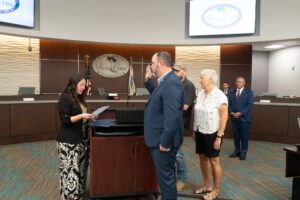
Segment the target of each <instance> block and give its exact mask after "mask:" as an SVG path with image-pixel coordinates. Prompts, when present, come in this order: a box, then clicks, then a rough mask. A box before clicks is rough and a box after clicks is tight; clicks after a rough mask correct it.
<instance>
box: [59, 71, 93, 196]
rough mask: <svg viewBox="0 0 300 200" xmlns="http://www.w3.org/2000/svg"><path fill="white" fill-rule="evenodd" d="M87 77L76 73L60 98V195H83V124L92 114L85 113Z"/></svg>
mask: <svg viewBox="0 0 300 200" xmlns="http://www.w3.org/2000/svg"><path fill="white" fill-rule="evenodd" d="M85 96H86V80H85V78H84V76H81V75H75V76H73V77H71V78H70V79H69V81H68V84H67V86H66V88H65V89H64V91H63V93H62V95H61V97H60V99H59V102H58V113H59V119H60V128H59V130H58V135H57V148H58V155H59V175H60V199H61V200H66V199H74V200H78V199H79V200H82V199H83V193H84V188H83V181H84V168H83V166H84V146H85V138H84V132H85V128H84V124H85V123H86V122H87V120H89V119H93V118H94V115H93V114H89V113H87V104H86V102H85Z"/></svg>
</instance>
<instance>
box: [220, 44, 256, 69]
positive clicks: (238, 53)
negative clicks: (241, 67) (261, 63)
mask: <svg viewBox="0 0 300 200" xmlns="http://www.w3.org/2000/svg"><path fill="white" fill-rule="evenodd" d="M251 63H252V45H222V46H221V64H222V65H227V64H251Z"/></svg>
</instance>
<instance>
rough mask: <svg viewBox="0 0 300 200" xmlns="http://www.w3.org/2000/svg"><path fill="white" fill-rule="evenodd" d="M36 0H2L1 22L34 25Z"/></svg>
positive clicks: (0, 7) (0, 9)
mask: <svg viewBox="0 0 300 200" xmlns="http://www.w3.org/2000/svg"><path fill="white" fill-rule="evenodd" d="M34 1H35V0H0V23H6V24H13V25H18V26H25V27H31V28H32V27H34Z"/></svg>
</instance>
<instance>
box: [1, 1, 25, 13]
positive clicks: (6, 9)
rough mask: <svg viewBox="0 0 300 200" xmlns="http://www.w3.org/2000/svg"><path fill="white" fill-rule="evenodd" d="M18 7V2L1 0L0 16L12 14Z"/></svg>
mask: <svg viewBox="0 0 300 200" xmlns="http://www.w3.org/2000/svg"><path fill="white" fill-rule="evenodd" d="M19 6H20V1H19V0H2V1H0V14H5V13H10V12H13V11H15V10H17V9H18V8H19Z"/></svg>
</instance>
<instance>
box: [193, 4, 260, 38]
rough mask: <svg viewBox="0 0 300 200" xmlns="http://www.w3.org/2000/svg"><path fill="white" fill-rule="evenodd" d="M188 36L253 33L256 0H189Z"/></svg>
mask: <svg viewBox="0 0 300 200" xmlns="http://www.w3.org/2000/svg"><path fill="white" fill-rule="evenodd" d="M188 17H189V26H188V27H189V36H191V37H192V36H224V35H242V34H254V33H255V20H256V0H190V2H189V15H188Z"/></svg>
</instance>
